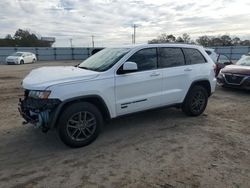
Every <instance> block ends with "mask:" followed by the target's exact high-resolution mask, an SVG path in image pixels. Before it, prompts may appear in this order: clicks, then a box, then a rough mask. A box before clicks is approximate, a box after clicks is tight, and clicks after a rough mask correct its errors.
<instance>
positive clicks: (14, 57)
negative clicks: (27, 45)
mask: <svg viewBox="0 0 250 188" xmlns="http://www.w3.org/2000/svg"><path fill="white" fill-rule="evenodd" d="M16 58H19V56H8V57H7V59H16Z"/></svg>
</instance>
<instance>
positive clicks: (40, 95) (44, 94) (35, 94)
mask: <svg viewBox="0 0 250 188" xmlns="http://www.w3.org/2000/svg"><path fill="white" fill-rule="evenodd" d="M50 93H51V91H35V90H31V91H30V92H29V97H31V98H35V99H47V98H48V97H49V95H50Z"/></svg>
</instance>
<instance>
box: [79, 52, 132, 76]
mask: <svg viewBox="0 0 250 188" xmlns="http://www.w3.org/2000/svg"><path fill="white" fill-rule="evenodd" d="M128 52H129V48H106V49H104V50H101V51H100V52H98V53H96V54H94V55H92V56H91V57H89V58H88V59H86V60H85V61H83V62H82V63H81V64H80V65H79V68H84V69H89V70H93V71H98V72H102V71H106V70H108V69H109V68H111V67H112V66H113V65H114V64H116V63H117V62H118V61H119V60H120V59H121V58H122V57H123V56H124V55H125V54H127V53H128Z"/></svg>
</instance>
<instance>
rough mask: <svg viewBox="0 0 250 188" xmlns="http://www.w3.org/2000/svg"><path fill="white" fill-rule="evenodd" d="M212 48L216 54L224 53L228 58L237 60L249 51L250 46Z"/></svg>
mask: <svg viewBox="0 0 250 188" xmlns="http://www.w3.org/2000/svg"><path fill="white" fill-rule="evenodd" d="M211 48H214V49H215V51H216V52H217V53H218V54H223V55H226V56H227V57H228V58H229V59H230V60H233V61H235V60H239V59H240V57H241V56H242V55H244V54H247V53H249V52H250V46H221V47H211Z"/></svg>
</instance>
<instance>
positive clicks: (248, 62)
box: [236, 56, 250, 66]
mask: <svg viewBox="0 0 250 188" xmlns="http://www.w3.org/2000/svg"><path fill="white" fill-rule="evenodd" d="M236 65H243V66H250V56H243V57H242V58H240V60H239V61H237V63H236Z"/></svg>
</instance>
